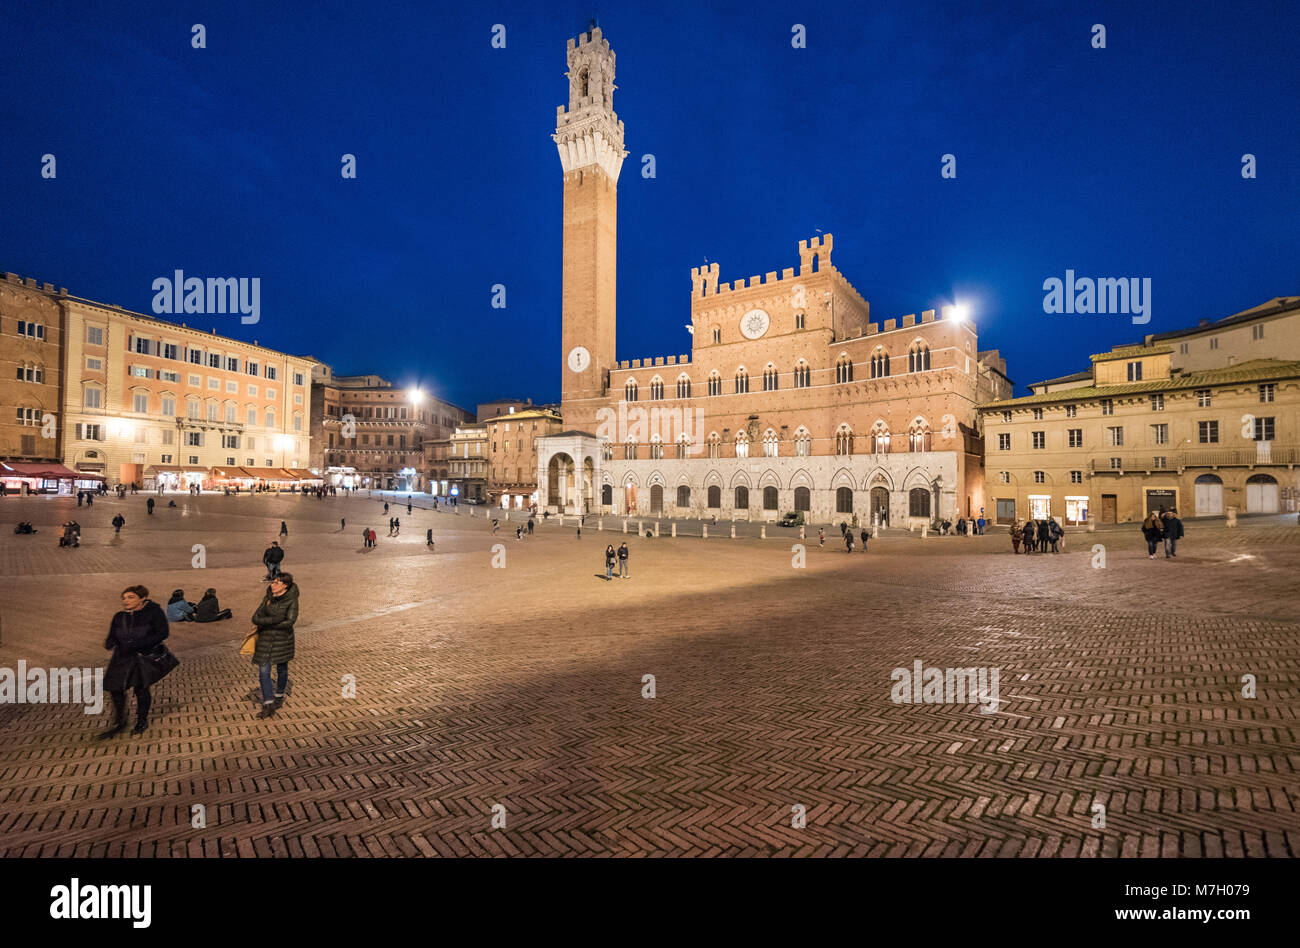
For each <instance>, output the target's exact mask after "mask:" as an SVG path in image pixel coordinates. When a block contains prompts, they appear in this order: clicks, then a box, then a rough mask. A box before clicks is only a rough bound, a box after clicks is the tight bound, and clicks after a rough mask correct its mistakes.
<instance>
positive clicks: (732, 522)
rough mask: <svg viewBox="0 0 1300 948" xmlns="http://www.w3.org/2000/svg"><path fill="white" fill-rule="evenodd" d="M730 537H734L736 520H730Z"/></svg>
mask: <svg viewBox="0 0 1300 948" xmlns="http://www.w3.org/2000/svg"><path fill="white" fill-rule="evenodd" d="M731 539H733V540H734V539H736V521H734V520H733V521H731Z"/></svg>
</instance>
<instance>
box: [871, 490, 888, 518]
mask: <svg viewBox="0 0 1300 948" xmlns="http://www.w3.org/2000/svg"><path fill="white" fill-rule="evenodd" d="M877 518H878V519H879V520H880V525H881V526H882V527H887V526H889V490H888V488H885V487H873V488H871V519H872V520H876V519H877Z"/></svg>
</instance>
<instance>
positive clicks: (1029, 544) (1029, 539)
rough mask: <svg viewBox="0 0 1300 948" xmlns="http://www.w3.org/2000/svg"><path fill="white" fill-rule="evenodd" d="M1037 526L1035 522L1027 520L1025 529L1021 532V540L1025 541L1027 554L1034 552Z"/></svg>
mask: <svg viewBox="0 0 1300 948" xmlns="http://www.w3.org/2000/svg"><path fill="white" fill-rule="evenodd" d="M1035 529H1036V528H1035V525H1034V521H1033V520H1026V521H1025V525H1024V527H1023V528H1022V529H1021V531H1020V539H1021V540H1023V541H1024V544H1025V553H1032V552H1034V535H1035Z"/></svg>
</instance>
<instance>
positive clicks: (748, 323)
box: [740, 309, 771, 339]
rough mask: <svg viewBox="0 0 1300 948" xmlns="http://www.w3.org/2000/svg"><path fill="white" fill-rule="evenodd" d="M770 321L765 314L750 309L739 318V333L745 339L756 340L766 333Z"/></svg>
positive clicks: (758, 310)
mask: <svg viewBox="0 0 1300 948" xmlns="http://www.w3.org/2000/svg"><path fill="white" fill-rule="evenodd" d="M770 322H771V320H770V319H769V318H768V315H767V313H765V312H763V311H762V310H761V309H751V310H750V311H749V312H748V313H746V314H745V315H744V316H741V317H740V333H741V335H743V336H744V337H745V338H746V339H757V338H759V337H760V336H761V335H763V333H765V332H767V327H768V324H769V323H770Z"/></svg>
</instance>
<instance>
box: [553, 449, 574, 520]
mask: <svg viewBox="0 0 1300 948" xmlns="http://www.w3.org/2000/svg"><path fill="white" fill-rule="evenodd" d="M572 500H573V458H571V457H569V455H567V454H564V453H563V452H561V453H559V454H555V455H552V456H551V460H550V462H549V463H548V464H547V465H546V504H547V506H548V507H558V508H560V509H561V510H563V509H564V507H565V505H566V504H568V503H570V502H572Z"/></svg>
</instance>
